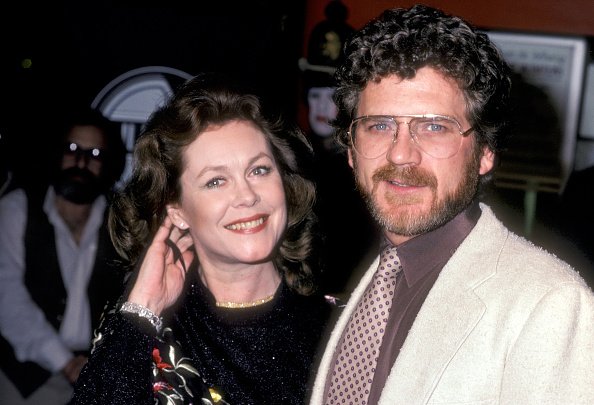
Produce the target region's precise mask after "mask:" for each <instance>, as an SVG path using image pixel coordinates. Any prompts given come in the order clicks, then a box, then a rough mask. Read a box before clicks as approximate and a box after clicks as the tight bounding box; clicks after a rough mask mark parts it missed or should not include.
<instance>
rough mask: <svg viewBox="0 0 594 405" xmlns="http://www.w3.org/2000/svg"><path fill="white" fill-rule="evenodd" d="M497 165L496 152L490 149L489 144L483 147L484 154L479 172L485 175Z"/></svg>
mask: <svg viewBox="0 0 594 405" xmlns="http://www.w3.org/2000/svg"><path fill="white" fill-rule="evenodd" d="M494 165H495V152H493V151H492V150H491V149H489V148H488V147H487V146H484V147H483V155H482V157H481V164H480V169H479V174H480V175H481V176H482V175H485V174H487V173H489V172H490V171H491V169H493V166H494Z"/></svg>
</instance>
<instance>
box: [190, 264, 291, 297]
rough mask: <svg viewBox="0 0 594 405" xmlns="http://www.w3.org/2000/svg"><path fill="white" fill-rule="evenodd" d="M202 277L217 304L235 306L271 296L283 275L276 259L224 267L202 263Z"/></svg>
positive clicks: (200, 270)
mask: <svg viewBox="0 0 594 405" xmlns="http://www.w3.org/2000/svg"><path fill="white" fill-rule="evenodd" d="M199 272H200V277H201V278H202V281H203V282H204V284H205V285H206V287H207V288H208V289H209V290H210V292H211V293H212V295H213V296H214V297H215V300H216V301H217V303H225V305H221V306H227V307H232V308H237V307H239V308H241V307H243V306H255V305H257V304H258V303H264V302H266V301H268V300H269V299H270V297H271V296H272V295H274V293H275V292H276V290H277V288H278V286H279V284H280V282H281V276H280V274H279V273H278V271H277V270H276V268H275V267H274V264H273V263H272V262H267V263H261V264H257V265H245V266H242V267H237V268H227V269H224V270H221V269H217V268H213V267H210V266H208V265H205V266H204V265H201V267H200V269H199Z"/></svg>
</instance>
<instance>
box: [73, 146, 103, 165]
mask: <svg viewBox="0 0 594 405" xmlns="http://www.w3.org/2000/svg"><path fill="white" fill-rule="evenodd" d="M64 156H72V157H74V158H76V160H79V159H81V158H84V159H85V161H87V162H88V161H90V160H96V161H102V160H103V158H104V157H105V151H104V150H103V149H100V148H88V149H87V148H83V147H82V146H80V145H79V144H77V143H76V142H67V143H66V144H65V145H64Z"/></svg>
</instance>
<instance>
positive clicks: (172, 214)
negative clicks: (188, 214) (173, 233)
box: [167, 204, 190, 231]
mask: <svg viewBox="0 0 594 405" xmlns="http://www.w3.org/2000/svg"><path fill="white" fill-rule="evenodd" d="M167 216H168V217H169V219H171V222H173V225H175V226H176V227H178V228H179V229H181V230H182V231H185V230H186V229H188V228H189V227H190V225H188V221H187V220H186V219H185V217H184V215H183V213H182V212H181V209H180V208H179V207H176V206H175V205H173V204H167Z"/></svg>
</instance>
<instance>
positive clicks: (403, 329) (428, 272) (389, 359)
mask: <svg viewBox="0 0 594 405" xmlns="http://www.w3.org/2000/svg"><path fill="white" fill-rule="evenodd" d="M480 216H481V209H480V207H479V205H478V201H474V202H473V203H472V204H471V205H470V206H469V207H468V208H467V209H466V210H464V211H462V212H461V213H460V214H458V215H457V216H456V217H454V219H452V220H451V221H450V222H448V223H446V224H445V225H443V226H442V227H440V228H438V229H436V230H434V231H431V232H428V233H426V234H423V235H419V236H417V237H414V238H413V239H410V240H408V241H406V242H405V243H403V244H401V245H399V246H398V257H399V258H400V262H401V264H402V272H401V273H400V274H399V275H398V279H397V281H396V291H395V293H394V302H393V303H392V308H391V311H390V316H389V318H388V324H387V326H386V333H385V335H384V338H383V340H382V345H381V347H380V352H379V358H378V363H377V366H376V369H375V375H374V379H373V383H372V385H371V391H370V394H369V400H368V401H367V403H368V404H377V403H378V402H379V398H380V396H381V393H382V390H383V389H384V385H385V384H386V380H387V378H388V375H389V373H390V371H391V369H392V366H393V365H394V362H395V361H396V357H398V353H399V352H400V349H401V348H402V345H403V344H404V340H405V339H406V336H407V335H408V331H409V330H410V328H411V327H412V324H413V322H414V320H415V318H416V317H417V314H418V313H419V310H420V309H421V305H423V302H424V301H425V298H426V297H427V295H428V294H429V291H430V290H431V288H432V287H433V284H434V283H435V280H437V277H438V276H439V273H440V271H441V269H442V268H443V267H444V266H445V264H446V263H447V261H448V260H449V259H450V257H451V256H452V255H453V254H454V252H455V251H456V249H457V248H458V246H460V244H461V243H462V241H463V240H464V239H465V238H466V236H468V234H469V233H470V231H471V230H472V228H474V226H475V225H476V223H477V221H478V219H479V217H480ZM438 338H439V337H438V336H436V339H438Z"/></svg>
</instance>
